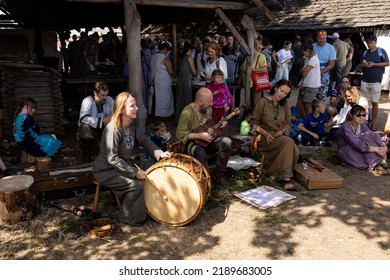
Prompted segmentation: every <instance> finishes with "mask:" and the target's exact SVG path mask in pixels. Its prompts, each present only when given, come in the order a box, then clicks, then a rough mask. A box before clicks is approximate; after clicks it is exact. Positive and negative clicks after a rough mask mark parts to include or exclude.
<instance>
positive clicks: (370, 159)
mask: <svg viewBox="0 0 390 280" xmlns="http://www.w3.org/2000/svg"><path fill="white" fill-rule="evenodd" d="M365 117H366V110H365V109H364V107H362V106H360V105H356V104H354V105H353V106H352V108H351V110H350V111H349V115H348V119H347V121H346V122H344V123H343V124H342V125H341V127H340V129H339V134H338V137H337V146H338V147H337V156H338V158H339V160H340V161H341V162H342V163H344V164H348V165H351V166H353V167H356V168H358V169H364V170H369V171H371V172H373V173H375V174H377V175H387V174H388V173H389V172H390V169H389V166H388V164H387V162H386V160H387V147H386V144H385V143H384V142H383V141H382V140H381V138H380V136H379V134H378V133H375V132H373V131H371V130H370V129H369V128H368V126H367V125H366V124H365V120H366V119H365Z"/></svg>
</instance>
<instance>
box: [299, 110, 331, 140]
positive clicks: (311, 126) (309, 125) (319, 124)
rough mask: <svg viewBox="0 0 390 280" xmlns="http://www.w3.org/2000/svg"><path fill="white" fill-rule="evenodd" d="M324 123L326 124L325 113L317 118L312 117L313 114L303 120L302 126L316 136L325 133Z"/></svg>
mask: <svg viewBox="0 0 390 280" xmlns="http://www.w3.org/2000/svg"><path fill="white" fill-rule="evenodd" d="M326 122H328V117H327V116H326V113H322V114H320V115H319V116H318V118H316V117H314V115H313V113H310V114H309V115H307V116H306V118H304V119H303V121H302V124H303V126H304V127H305V128H306V129H308V130H310V131H312V132H314V133H316V134H318V135H324V134H325V133H326V132H325V123H326Z"/></svg>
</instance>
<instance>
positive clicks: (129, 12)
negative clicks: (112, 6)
mask: <svg viewBox="0 0 390 280" xmlns="http://www.w3.org/2000/svg"><path fill="white" fill-rule="evenodd" d="M123 5H124V15H125V24H126V44H127V63H128V69H129V77H128V83H129V91H130V93H132V94H133V95H134V98H135V100H136V101H137V104H138V108H139V110H138V116H137V118H138V128H139V129H140V130H141V131H142V132H143V133H144V132H145V123H146V118H147V112H146V108H145V105H144V103H143V101H142V78H141V73H142V69H141V51H140V45H139V44H140V42H141V35H140V34H141V16H140V14H139V13H138V11H137V8H136V4H135V0H123Z"/></svg>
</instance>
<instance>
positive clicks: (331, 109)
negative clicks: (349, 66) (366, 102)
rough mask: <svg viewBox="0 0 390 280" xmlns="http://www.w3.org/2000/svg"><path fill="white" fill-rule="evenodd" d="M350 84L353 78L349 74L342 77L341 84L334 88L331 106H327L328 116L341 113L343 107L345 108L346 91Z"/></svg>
mask: <svg viewBox="0 0 390 280" xmlns="http://www.w3.org/2000/svg"><path fill="white" fill-rule="evenodd" d="M350 86H351V78H350V77H349V76H343V77H341V82H340V85H339V86H337V87H336V88H335V89H333V91H332V95H331V96H330V101H329V106H328V107H327V108H326V112H327V115H328V118H330V117H332V116H335V115H337V114H338V113H340V110H341V108H343V107H344V104H345V92H346V91H347V89H348V88H349V87H350Z"/></svg>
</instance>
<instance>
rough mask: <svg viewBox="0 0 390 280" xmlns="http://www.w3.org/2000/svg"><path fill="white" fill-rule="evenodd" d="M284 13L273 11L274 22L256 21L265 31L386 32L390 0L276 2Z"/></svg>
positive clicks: (389, 18) (389, 22)
mask: <svg viewBox="0 0 390 280" xmlns="http://www.w3.org/2000/svg"><path fill="white" fill-rule="evenodd" d="M278 2H279V3H280V5H281V6H282V7H283V10H279V11H274V12H273V15H274V16H275V19H274V21H272V22H269V21H268V20H267V19H266V18H265V17H263V16H260V17H258V18H257V21H256V27H257V29H258V30H264V31H289V30H290V31H299V30H318V29H338V30H340V29H345V30H348V31H352V30H356V31H369V30H372V29H388V28H389V26H390V17H389V16H388V14H387V12H388V11H389V10H390V1H389V0H343V1H340V0H278Z"/></svg>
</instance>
